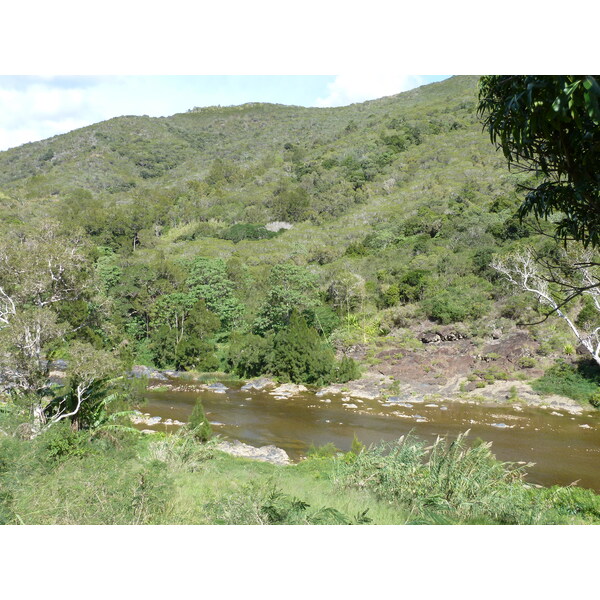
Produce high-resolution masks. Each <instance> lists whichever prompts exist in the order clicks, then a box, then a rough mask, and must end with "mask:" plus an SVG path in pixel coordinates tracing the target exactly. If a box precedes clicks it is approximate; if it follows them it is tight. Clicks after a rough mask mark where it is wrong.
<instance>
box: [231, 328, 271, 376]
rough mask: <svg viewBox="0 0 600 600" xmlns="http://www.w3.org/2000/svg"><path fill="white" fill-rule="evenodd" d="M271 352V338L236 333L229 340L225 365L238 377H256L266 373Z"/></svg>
mask: <svg viewBox="0 0 600 600" xmlns="http://www.w3.org/2000/svg"><path fill="white" fill-rule="evenodd" d="M272 351H273V338H272V336H266V337H262V336H260V335H255V334H253V333H246V334H240V333H236V334H233V335H232V336H231V338H230V343H229V352H228V355H227V365H228V367H229V369H231V370H232V371H233V372H234V373H235V374H236V375H238V376H239V377H257V376H259V375H263V374H265V373H267V372H268V370H269V366H270V363H271V352H272Z"/></svg>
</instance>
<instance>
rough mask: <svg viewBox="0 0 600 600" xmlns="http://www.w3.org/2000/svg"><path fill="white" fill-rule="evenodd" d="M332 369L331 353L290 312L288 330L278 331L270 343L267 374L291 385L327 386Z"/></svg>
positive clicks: (295, 313) (302, 321) (310, 328)
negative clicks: (269, 359) (282, 379)
mask: <svg viewBox="0 0 600 600" xmlns="http://www.w3.org/2000/svg"><path fill="white" fill-rule="evenodd" d="M334 366H335V356H334V353H333V350H332V349H331V348H330V347H328V346H327V345H326V344H325V343H324V342H323V340H322V339H321V336H320V335H319V334H318V332H317V330H316V329H315V328H314V327H309V326H308V325H307V324H306V321H305V320H304V318H303V317H302V316H301V315H299V314H298V313H297V312H296V311H294V312H293V313H292V315H291V317H290V323H289V326H288V327H287V328H285V329H282V330H281V331H279V332H278V333H277V334H276V335H275V338H274V341H273V352H272V355H271V370H272V372H273V373H274V374H275V375H278V376H279V377H282V378H284V379H288V380H290V381H293V382H294V383H313V384H317V385H318V384H321V383H329V382H330V381H331V378H332V371H333V368H334Z"/></svg>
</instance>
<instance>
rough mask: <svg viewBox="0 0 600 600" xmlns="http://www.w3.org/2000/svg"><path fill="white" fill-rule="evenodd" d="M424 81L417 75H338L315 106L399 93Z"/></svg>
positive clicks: (332, 104) (348, 102) (352, 101)
mask: <svg viewBox="0 0 600 600" xmlns="http://www.w3.org/2000/svg"><path fill="white" fill-rule="evenodd" d="M424 83H425V81H424V79H423V78H422V77H420V76H418V75H389V74H387V75H386V74H375V75H372V74H371V75H338V76H337V77H336V78H335V80H334V81H333V82H331V83H330V84H329V85H328V86H327V87H328V88H329V94H328V95H327V96H326V97H325V98H318V99H317V101H316V103H315V105H316V106H322V107H326V106H345V105H347V104H352V103H354V102H364V101H365V100H374V99H375V98H381V97H383V96H391V95H392V94H399V93H400V92H405V91H406V90H410V89H412V88H415V87H418V86H420V85H423V84H424Z"/></svg>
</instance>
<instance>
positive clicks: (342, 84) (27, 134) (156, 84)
mask: <svg viewBox="0 0 600 600" xmlns="http://www.w3.org/2000/svg"><path fill="white" fill-rule="evenodd" d="M446 77H448V76H447V75H432V76H419V75H393V74H389V73H387V74H385V75H374V74H369V75H360V74H359V75H356V74H354V75H351V74H347V75H338V76H328V75H315V76H309V75H286V76H277V75H257V76H254V75H237V76H235V75H224V76H218V75H193V76H184V75H163V76H160V75H144V76H127V75H115V76H106V75H104V76H95V75H91V76H65V75H62V76H33V75H27V76H19V75H8V76H0V150H6V149H8V148H12V147H15V146H19V145H21V144H25V143H28V142H34V141H37V140H42V139H46V138H49V137H52V136H54V135H57V134H61V133H66V132H68V131H72V130H73V129H77V128H79V127H85V126H86V125H91V124H93V123H98V122H99V121H104V120H106V119H110V118H112V117H118V116H122V115H148V116H151V117H160V116H169V115H172V114H175V113H178V112H185V111H187V110H189V109H190V108H194V107H197V106H217V105H220V106H231V105H237V104H243V103H245V102H273V103H277V104H294V105H299V106H317V107H332V106H344V105H347V104H352V103H353V102H363V101H365V100H372V99H375V98H381V97H382V96H389V95H392V94H397V93H400V92H403V91H406V90H409V89H412V88H415V87H418V86H420V85H424V84H427V83H432V82H434V81H440V80H442V79H444V78H446Z"/></svg>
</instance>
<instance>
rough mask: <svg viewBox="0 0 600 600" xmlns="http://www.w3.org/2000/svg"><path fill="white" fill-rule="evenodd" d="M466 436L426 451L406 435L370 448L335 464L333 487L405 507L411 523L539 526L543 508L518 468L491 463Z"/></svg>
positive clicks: (484, 449)
mask: <svg viewBox="0 0 600 600" xmlns="http://www.w3.org/2000/svg"><path fill="white" fill-rule="evenodd" d="M467 435H468V432H467V433H464V434H461V435H459V436H458V437H457V438H456V440H454V441H449V440H448V439H446V438H441V437H438V438H437V439H436V441H435V442H434V444H433V445H432V446H429V447H426V445H425V443H424V442H422V441H419V440H417V439H416V438H414V437H413V436H411V435H408V436H405V437H404V436H403V437H402V438H400V439H399V440H397V441H396V442H392V443H382V444H379V445H377V446H372V447H370V448H369V449H368V450H365V451H363V452H361V453H360V454H358V455H356V457H355V458H353V460H349V461H348V460H337V461H336V463H335V466H334V479H335V482H336V484H337V485H338V486H339V487H342V488H343V487H355V488H361V489H368V490H370V491H371V492H372V493H374V494H375V495H376V497H378V498H379V499H381V500H387V501H391V502H394V503H396V504H398V505H399V506H405V507H407V508H409V509H410V510H411V512H412V515H413V516H414V518H415V519H416V521H415V522H423V518H425V520H426V522H427V518H430V517H431V515H432V513H435V514H437V515H438V516H441V517H442V520H444V518H446V519H450V520H459V521H464V520H467V521H477V520H478V519H480V520H483V521H486V520H487V521H489V520H492V521H494V522H498V523H534V522H538V521H539V520H540V519H541V518H542V515H543V513H544V508H545V507H544V506H543V505H542V503H540V502H539V501H538V500H537V499H536V497H535V496H534V495H532V494H530V493H529V488H528V486H527V485H526V484H525V483H524V481H523V477H524V475H525V472H524V471H523V468H521V467H519V468H515V467H514V466H513V465H511V464H509V463H502V462H500V461H498V460H496V458H495V457H494V455H493V454H492V453H491V450H490V447H491V444H489V443H481V444H478V445H469V444H468V443H467V441H466V438H467ZM434 522H435V520H434Z"/></svg>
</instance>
